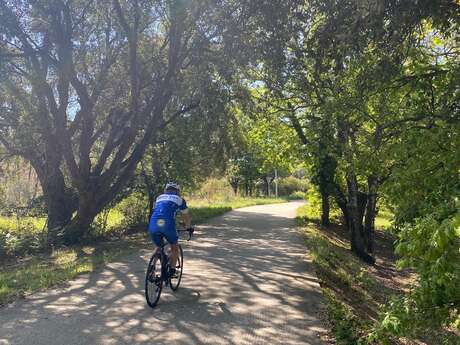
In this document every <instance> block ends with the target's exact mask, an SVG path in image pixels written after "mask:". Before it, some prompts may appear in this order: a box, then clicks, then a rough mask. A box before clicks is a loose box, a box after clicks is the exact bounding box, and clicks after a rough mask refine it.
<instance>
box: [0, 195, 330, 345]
mask: <svg viewBox="0 0 460 345" xmlns="http://www.w3.org/2000/svg"><path fill="white" fill-rule="evenodd" d="M299 206H300V204H299V203H298V202H291V203H286V204H277V205H264V206H253V207H248V208H243V209H239V210H235V211H232V212H229V213H227V214H226V215H224V216H222V217H218V218H215V219H213V220H212V221H210V222H209V223H207V224H205V225H202V226H200V227H198V230H197V231H196V232H195V236H194V239H193V241H191V242H187V243H185V242H183V243H184V245H183V247H184V275H183V278H182V283H181V286H180V288H179V290H178V291H177V292H176V293H172V291H171V290H170V289H165V290H164V292H163V293H162V296H161V299H160V302H159V304H158V306H157V307H156V308H155V309H151V308H149V307H148V306H147V304H146V302H145V298H144V291H143V288H144V274H145V268H146V265H147V261H148V259H149V255H150V252H149V251H146V250H142V251H141V252H140V253H139V254H138V255H134V256H129V257H126V258H125V259H124V260H122V261H120V262H116V263H112V264H109V265H107V267H105V268H104V269H101V270H99V271H96V272H93V273H91V274H88V275H83V276H81V277H79V278H78V279H76V280H74V281H72V282H71V283H70V284H69V286H68V287H66V288H63V289H53V290H49V291H46V292H42V293H39V294H35V295H33V296H29V297H27V298H26V299H25V300H21V301H18V302H16V303H13V304H11V305H9V306H7V307H4V308H1V309H0V345H13V344H14V345H22V344H34V345H41V344H46V345H53V344H66V345H74V344H75V345H77V344H81V345H86V344H103V345H106V344H177V345H189V344H190V345H191V344H213V345H219V344H222V345H224V344H225V345H227V344H231V345H246V344H247V345H254V344H257V345H259V344H260V345H262V344H263V345H265V344H280V345H281V344H283V345H287V344H314V345H316V344H318V345H319V344H322V342H321V341H320V340H319V337H318V334H319V333H320V332H324V329H323V328H322V325H321V323H320V322H319V321H318V318H317V316H316V315H317V313H318V308H319V306H320V301H321V293H320V287H319V285H318V281H317V278H316V277H315V275H314V271H313V267H312V265H311V263H310V262H309V260H308V259H307V257H306V248H305V245H304V241H303V239H302V235H301V234H300V232H299V231H298V230H297V229H296V228H295V223H294V216H295V210H296V209H297V207H299Z"/></svg>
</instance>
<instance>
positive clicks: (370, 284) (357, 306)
mask: <svg viewBox="0 0 460 345" xmlns="http://www.w3.org/2000/svg"><path fill="white" fill-rule="evenodd" d="M297 221H298V223H299V225H301V226H302V229H303V230H304V233H305V235H306V236H305V239H306V244H307V247H308V249H309V254H310V256H311V258H312V261H313V263H314V267H315V271H316V274H317V276H318V279H319V281H320V285H321V289H322V292H323V296H324V301H325V303H324V304H325V319H326V320H325V321H326V323H327V325H328V328H329V329H330V333H331V335H332V336H333V338H334V342H335V343H336V344H338V345H358V344H359V345H364V344H380V343H379V342H377V343H376V342H372V341H368V336H369V335H370V334H371V333H372V331H373V330H374V327H375V325H376V324H377V321H378V320H379V318H380V310H381V307H382V306H384V305H385V304H387V303H388V302H389V301H390V300H391V298H392V296H399V295H402V294H404V293H406V292H408V291H409V289H410V285H411V283H412V282H413V281H414V279H415V276H414V274H413V273H411V272H410V271H407V270H405V271H398V270H397V269H396V260H397V257H396V256H395V255H394V248H393V246H394V241H395V238H394V237H393V236H392V235H391V234H389V233H388V231H386V230H385V229H384V228H383V227H382V225H384V226H385V225H386V226H389V225H390V224H391V215H389V214H385V213H384V214H383V215H381V216H380V217H379V220H377V221H376V233H375V257H376V259H377V262H376V265H375V266H368V265H366V264H364V263H363V262H362V261H360V260H359V259H357V257H356V256H355V255H353V254H352V252H351V250H350V242H349V238H348V237H349V235H348V231H347V230H346V229H345V228H344V227H343V226H341V225H337V224H333V225H331V226H330V227H328V228H324V227H321V226H320V225H319V219H318V214H317V212H316V213H315V212H312V208H311V207H309V206H308V205H307V206H303V207H301V208H299V209H298V210H297ZM443 338H445V339H453V335H452V334H450V333H449V332H443V331H441V333H440V334H429V335H427V336H426V337H424V339H421V340H422V342H421V343H420V342H417V343H415V342H409V340H407V339H396V338H392V339H387V340H385V341H383V340H382V342H381V344H433V345H434V344H438V343H439V342H438V341H439V339H443ZM452 341H453V340H452ZM446 344H455V342H446Z"/></svg>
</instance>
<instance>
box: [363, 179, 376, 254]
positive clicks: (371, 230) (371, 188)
mask: <svg viewBox="0 0 460 345" xmlns="http://www.w3.org/2000/svg"><path fill="white" fill-rule="evenodd" d="M377 184H378V180H377V177H376V176H375V175H371V176H369V177H368V178H367V188H368V194H367V207H366V215H365V219H364V234H365V239H366V246H367V251H368V252H369V253H373V252H374V234H375V217H376V215H377Z"/></svg>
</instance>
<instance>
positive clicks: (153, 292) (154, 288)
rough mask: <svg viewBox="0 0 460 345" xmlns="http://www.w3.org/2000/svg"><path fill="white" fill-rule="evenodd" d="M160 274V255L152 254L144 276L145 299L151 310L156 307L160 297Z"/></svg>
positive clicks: (161, 286) (161, 280) (161, 282)
mask: <svg viewBox="0 0 460 345" xmlns="http://www.w3.org/2000/svg"><path fill="white" fill-rule="evenodd" d="M161 273H162V272H161V255H159V254H153V255H152V257H151V258H150V261H149V265H148V267H147V273H146V274H145V299H146V300H147V304H148V305H149V306H150V307H151V308H153V307H155V306H156V305H157V303H158V301H159V299H160V296H161V290H162V289H163V277H162V276H161Z"/></svg>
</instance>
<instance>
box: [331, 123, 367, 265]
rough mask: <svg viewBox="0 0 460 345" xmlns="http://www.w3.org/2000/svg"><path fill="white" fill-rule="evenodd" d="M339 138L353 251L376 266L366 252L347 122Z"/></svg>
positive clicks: (362, 206) (360, 202)
mask: <svg viewBox="0 0 460 345" xmlns="http://www.w3.org/2000/svg"><path fill="white" fill-rule="evenodd" d="M339 129H340V130H339V138H340V141H341V143H342V145H343V153H344V158H345V160H346V163H347V172H346V179H347V190H348V200H347V226H348V229H349V231H350V242H351V250H352V251H353V252H354V253H355V254H356V255H357V256H358V257H359V258H360V259H361V260H363V261H364V262H367V263H369V264H374V263H375V259H374V258H373V257H372V256H370V255H369V254H368V253H367V252H366V246H365V239H364V229H363V218H362V217H363V214H364V211H363V209H364V207H365V205H363V201H362V199H363V197H362V196H360V193H359V190H358V181H357V178H356V174H355V171H354V165H353V152H352V151H351V147H350V137H349V136H350V127H349V124H348V123H347V122H346V121H342V122H339Z"/></svg>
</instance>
